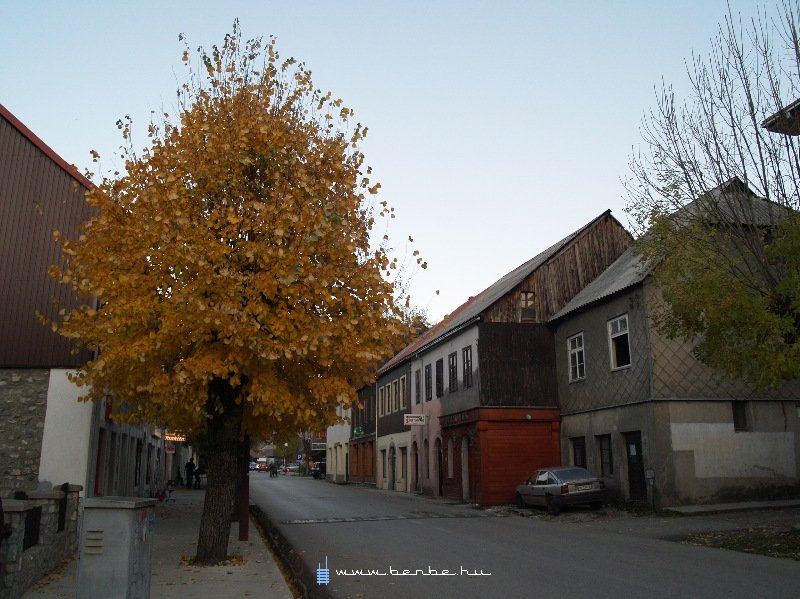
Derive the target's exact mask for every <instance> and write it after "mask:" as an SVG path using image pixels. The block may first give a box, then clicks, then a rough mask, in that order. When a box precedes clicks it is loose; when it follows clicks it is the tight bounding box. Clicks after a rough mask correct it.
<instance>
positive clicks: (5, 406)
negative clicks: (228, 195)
mask: <svg viewBox="0 0 800 599" xmlns="http://www.w3.org/2000/svg"><path fill="white" fill-rule="evenodd" d="M49 381H50V371H49V370H45V369H0V414H2V415H3V417H2V418H0V497H11V496H12V495H13V494H14V491H15V490H18V489H21V490H30V489H35V488H36V485H37V483H38V479H39V458H40V456H41V449H42V433H43V431H44V416H45V412H46V410H47V388H48V384H49Z"/></svg>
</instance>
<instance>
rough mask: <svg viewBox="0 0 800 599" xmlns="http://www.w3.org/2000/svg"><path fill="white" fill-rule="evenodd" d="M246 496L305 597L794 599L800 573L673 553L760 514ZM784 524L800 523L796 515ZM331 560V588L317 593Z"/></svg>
mask: <svg viewBox="0 0 800 599" xmlns="http://www.w3.org/2000/svg"><path fill="white" fill-rule="evenodd" d="M250 489H251V501H252V502H253V503H255V504H256V505H258V506H259V508H260V509H261V510H262V511H263V512H264V513H265V514H266V515H267V517H268V518H269V519H270V521H271V522H272V523H273V525H274V526H276V527H277V528H278V530H279V531H280V532H281V534H282V535H283V536H284V537H285V539H286V540H287V541H288V542H289V543H290V544H291V545H292V547H293V548H294V549H295V551H296V552H297V553H298V554H300V555H301V556H302V557H303V562H304V565H305V570H306V577H305V579H306V582H307V584H309V587H310V588H311V587H312V586H318V587H323V586H324V587H325V590H326V591H327V592H328V593H329V594H330V595H331V596H333V597H336V598H345V597H353V598H354V597H415V596H416V597H437V598H439V599H445V598H449V597H458V598H468V597H476V598H477V597H511V596H535V597H559V598H563V597H612V596H613V597H620V596H648V597H709V598H711V597H721V596H724V597H742V598H745V597H747V598H752V597H757V596H770V597H796V596H797V589H798V588H800V564H798V563H797V562H794V561H790V560H783V559H774V558H767V557H762V556H757V555H749V554H744V553H736V552H732V551H725V550H719V549H708V548H703V547H694V546H689V545H684V544H681V543H678V542H674V539H677V538H678V537H680V536H681V535H683V534H684V533H686V532H688V531H692V530H707V529H709V527H714V526H719V527H735V526H738V525H739V524H737V522H743V523H745V524H742V525H743V526H746V523H747V522H750V521H753V519H758V517H759V514H757V513H747V514H739V515H735V516H730V515H729V516H721V515H720V516H713V517H692V518H686V517H675V518H667V519H658V518H650V517H632V516H627V515H623V516H615V517H614V518H603V517H602V516H600V517H599V518H594V517H592V518H591V519H590V520H589V521H581V518H580V517H579V516H580V514H576V516H577V517H572V518H570V517H569V515H567V517H564V518H556V519H554V518H549V517H547V518H544V517H542V518H539V517H527V518H526V517H520V516H518V515H514V514H513V513H510V512H508V511H504V510H479V509H475V508H473V507H471V506H468V505H463V504H451V503H447V502H444V501H440V500H436V499H432V498H427V497H418V496H414V495H408V494H404V493H390V492H386V491H380V490H376V489H374V488H371V487H363V486H347V485H345V486H343V485H335V484H332V483H328V482H325V481H318V480H313V479H311V478H307V477H298V476H281V477H279V478H277V479H269V478H268V476H267V475H261V474H255V475H254V476H251V477H250ZM764 514H766V515H765V516H764V517H777V516H776V515H772V514H768V513H766V512H764V513H762V515H764ZM534 515H537V514H534ZM781 517H784V518H794V519H795V521H800V513H798V510H790V511H789V512H788V513H784V514H782V515H781ZM667 539H673V540H667ZM326 560H327V570H328V573H329V584H327V585H317V580H316V579H317V577H318V576H317V575H318V568H320V571H319V574H320V575H321V577H322V580H323V581H324V574H325V572H324V571H323V570H322V569H324V568H325V566H326ZM445 571H447V572H445ZM320 590H321V589H320Z"/></svg>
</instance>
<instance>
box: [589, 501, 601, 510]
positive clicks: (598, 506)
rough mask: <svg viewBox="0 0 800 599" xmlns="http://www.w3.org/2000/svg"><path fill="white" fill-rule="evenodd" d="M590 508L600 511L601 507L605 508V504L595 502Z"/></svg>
mask: <svg viewBox="0 0 800 599" xmlns="http://www.w3.org/2000/svg"><path fill="white" fill-rule="evenodd" d="M589 507H591V508H592V509H593V510H599V509H600V508H601V507H603V502H602V501H593V502H592V503H590V504H589Z"/></svg>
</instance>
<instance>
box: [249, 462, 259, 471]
mask: <svg viewBox="0 0 800 599" xmlns="http://www.w3.org/2000/svg"><path fill="white" fill-rule="evenodd" d="M250 470H251V471H253V470H258V462H250Z"/></svg>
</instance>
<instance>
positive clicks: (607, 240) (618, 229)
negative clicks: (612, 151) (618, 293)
mask: <svg viewBox="0 0 800 599" xmlns="http://www.w3.org/2000/svg"><path fill="white" fill-rule="evenodd" d="M631 241H632V238H631V236H630V234H629V233H628V232H627V231H626V230H625V228H624V227H622V225H620V224H619V222H617V220H616V219H615V218H614V217H612V216H611V215H610V214H606V215H604V216H602V217H601V218H599V219H597V221H595V222H594V223H593V224H592V225H591V226H590V227H589V228H587V229H586V230H584V231H582V232H581V233H580V235H578V237H577V238H576V239H574V240H573V241H572V242H571V243H570V244H569V245H567V247H566V248H564V249H562V250H561V251H560V252H559V253H557V254H556V255H555V256H554V257H553V258H551V259H550V260H548V261H547V262H545V263H544V264H543V265H542V266H540V267H539V268H537V269H536V270H535V271H534V272H533V273H531V275H530V276H528V278H526V279H525V281H523V282H522V283H521V284H520V285H519V286H517V288H516V289H514V290H513V291H511V292H510V293H509V294H507V295H506V296H505V297H504V298H502V299H501V300H500V301H498V302H496V303H495V304H494V305H493V306H492V307H491V308H489V310H487V311H486V313H485V314H484V320H485V321H488V322H520V321H521V318H520V307H519V292H520V291H532V292H533V293H534V294H535V300H534V302H535V308H536V319H535V321H534V322H539V323H544V322H547V319H548V318H550V317H551V316H552V315H553V314H555V313H556V312H558V311H559V310H560V309H561V308H563V307H564V306H565V305H566V304H567V302H569V300H571V299H572V298H573V297H575V295H577V293H578V292H579V291H580V290H581V289H583V288H584V287H586V285H588V284H589V283H590V282H591V281H593V280H594V279H595V278H597V276H598V275H600V273H602V272H603V271H604V270H605V269H606V268H608V267H609V266H610V265H611V264H612V263H613V262H614V261H615V260H616V259H617V258H618V257H619V256H620V255H621V254H622V252H624V251H625V250H626V249H627V248H628V246H629V245H630V244H631Z"/></svg>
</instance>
